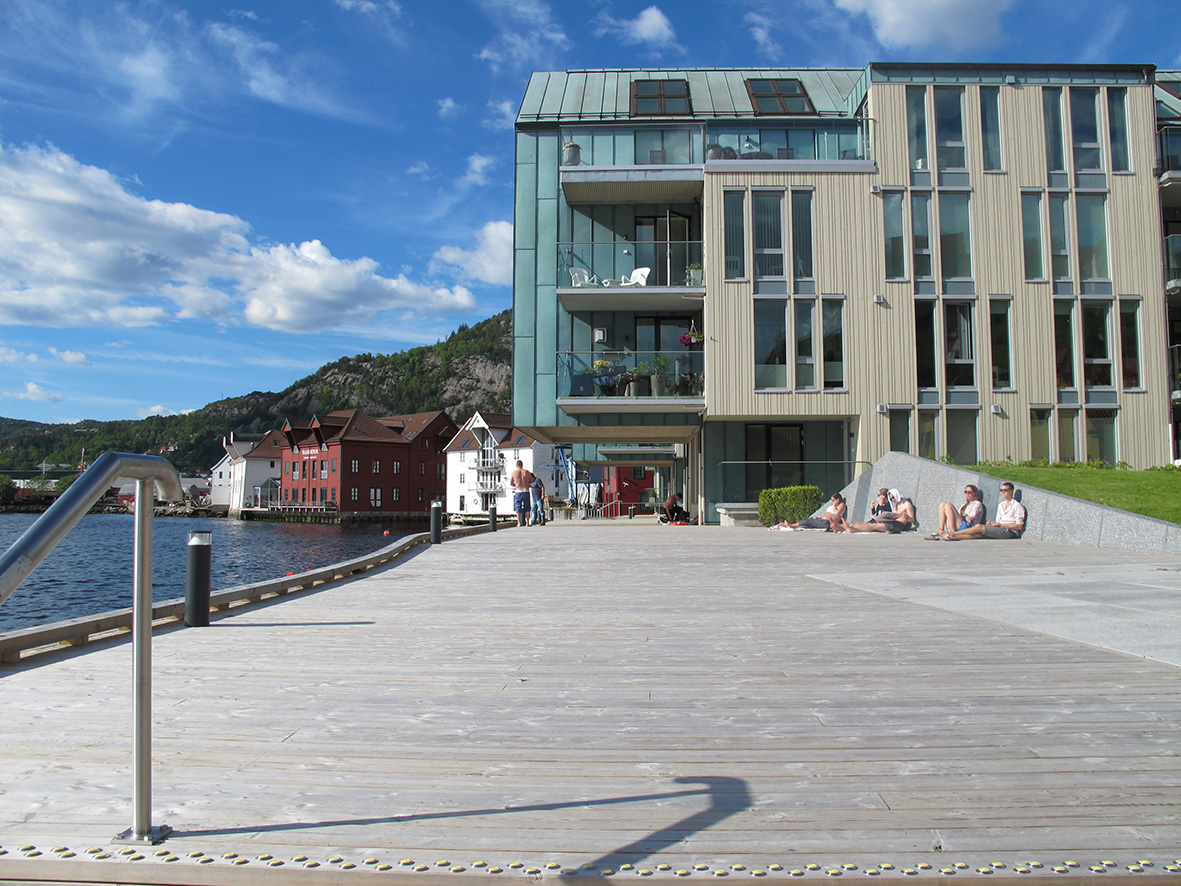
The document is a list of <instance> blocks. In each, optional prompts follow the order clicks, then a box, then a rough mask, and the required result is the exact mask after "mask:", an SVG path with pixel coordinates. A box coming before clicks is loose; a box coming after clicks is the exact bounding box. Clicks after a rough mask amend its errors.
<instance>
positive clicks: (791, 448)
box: [745, 424, 804, 501]
mask: <svg viewBox="0 0 1181 886" xmlns="http://www.w3.org/2000/svg"><path fill="white" fill-rule="evenodd" d="M746 461H747V466H746V499H745V500H746V501H758V500H759V493H760V492H762V491H763V490H764V489H778V488H780V487H783V486H799V485H801V484H802V483H803V479H804V426H803V424H773V425H771V424H766V425H764V424H750V425H747V426H746Z"/></svg>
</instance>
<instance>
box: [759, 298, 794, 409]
mask: <svg viewBox="0 0 1181 886" xmlns="http://www.w3.org/2000/svg"><path fill="white" fill-rule="evenodd" d="M787 304H788V303H787V300H786V299H779V298H756V299H755V300H754V321H755V329H754V332H755V387H756V388H786V387H787Z"/></svg>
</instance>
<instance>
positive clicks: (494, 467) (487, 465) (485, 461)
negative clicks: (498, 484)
mask: <svg viewBox="0 0 1181 886" xmlns="http://www.w3.org/2000/svg"><path fill="white" fill-rule="evenodd" d="M473 467H475V469H476V470H477V471H499V470H500V469H501V468H503V467H504V462H503V461H501V460H500V459H499V458H481V459H480V460H478V461H477V462H476V463H475V465H473Z"/></svg>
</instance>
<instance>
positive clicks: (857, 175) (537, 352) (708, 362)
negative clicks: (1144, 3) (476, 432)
mask: <svg viewBox="0 0 1181 886" xmlns="http://www.w3.org/2000/svg"><path fill="white" fill-rule="evenodd" d="M1156 80H1157V78H1156V74H1155V72H1154V70H1153V68H1152V67H1146V66H1074V65H1003V66H998V65H914V64H872V65H870V66H869V67H867V68H864V69H841V70H834V69H829V70H816V69H808V70H780V69H776V70H628V71H618V70H616V71H564V72H539V73H535V74H534V75H533V76H532V78H531V80H530V83H529V86H528V89H527V91H526V93H525V97H524V100H523V102H522V106H521V110H520V113H519V115H518V117H517V124H516V138H517V145H516V220H515V225H516V227H515V237H516V244H515V245H516V253H515V280H514V379H513V391H514V404H513V424H514V425H515V426H517V427H519V428H521V429H522V430H524V431H525V432H527V433H529V434H530V435H532V436H534V437H535V438H537V439H539V440H542V441H545V442H553V443H557V444H568V445H569V446H570V447H571V449H572V450H573V453H572V454H573V456H574V458H575V460H576V461H577V462H578V464H579V465H589V464H618V463H624V464H634V465H640V464H645V465H652V466H658V467H660V468H661V469H662V470H666V471H668V472H669V475H670V476H671V478H672V484H673V488H682V489H683V490H684V492H685V494H686V500H687V501H688V502H689V506H690V510H691V511H693V512H694V513H701V514H702V515H703V516H704V518H705V521H706V522H715V521H716V520H717V519H718V507H719V506H725V505H727V504H734V503H744V502H752V501H755V500H757V497H758V493H759V491H760V490H762V489H764V488H767V487H770V486H782V485H790V484H795V483H800V482H806V483H816V484H818V485H820V486H821V487H823V488H824V489H825V490H826V491H829V490H832V489H836V488H839V487H840V486H842V485H844V484H845V483H846V482H848V481H849V480H850V479H852V477H853V476H855V475H856V474H858V473H860V472H861V471H862V470H863V469H864V468H865V466H867V465H868V464H870V463H872V462H873V461H874V460H876V459H877V458H878V457H880V456H881V455H882V454H883V453H885V452H887V451H890V450H902V451H907V452H911V453H914V454H916V455H920V456H925V457H928V458H942V459H948V460H951V461H954V462H956V463H960V464H966V463H971V462H975V461H977V460H986V459H987V460H1004V459H1012V460H1014V461H1022V460H1027V459H1041V458H1047V459H1050V460H1063V459H1068V460H1084V459H1103V460H1107V461H1110V462H1115V461H1124V462H1127V463H1129V464H1130V465H1132V466H1133V467H1138V468H1142V467H1148V466H1151V465H1159V464H1163V463H1166V462H1167V461H1169V460H1170V459H1171V457H1172V448H1171V442H1170V440H1171V434H1170V417H1169V416H1170V405H1169V404H1170V391H1171V389H1172V387H1173V386H1171V385H1169V383H1168V380H1169V377H1170V372H1169V367H1170V364H1169V361H1168V355H1167V343H1166V318H1167V316H1168V312H1167V311H1166V308H1165V301H1164V292H1163V291H1162V279H1161V269H1162V267H1164V263H1163V253H1162V248H1161V244H1162V237H1161V221H1162V214H1161V213H1162V209H1161V181H1162V179H1161V173H1160V158H1159V157H1158V144H1161V143H1162V142H1163V138H1164V137H1163V136H1162V137H1161V138H1158V134H1157V129H1158V124H1157V104H1158V102H1157V101H1156V98H1157V96H1158V95H1160V94H1162V89H1163V90H1164V93H1165V94H1171V95H1172V97H1173V98H1174V99H1176V98H1177V93H1176V89H1175V87H1176V82H1175V81H1172V82H1173V91H1172V93H1169V91H1168V86H1167V85H1164V86H1162V85H1159V84H1158V83H1157V82H1156ZM1154 90H1155V92H1154ZM1179 122H1181V121H1179ZM1175 168H1177V169H1178V173H1177V174H1178V175H1179V176H1181V166H1178V167H1175ZM1178 188H1181V184H1178ZM1176 204H1177V205H1178V206H1181V200H1176ZM1166 213H1167V210H1166ZM1174 213H1176V210H1174ZM1169 218H1170V217H1169V216H1168V215H1167V214H1166V216H1165V219H1166V222H1165V223H1166V224H1168V221H1169ZM1172 220H1173V221H1175V222H1176V224H1178V225H1179V226H1181V216H1178V215H1174V216H1173V217H1172ZM1177 233H1178V234H1181V229H1179V230H1178V232H1177ZM1179 253H1181V250H1179ZM1178 279H1181V276H1179V278H1178ZM1177 288H1178V292H1181V284H1178V287H1177ZM1178 316H1179V319H1181V313H1179V315H1178ZM1178 340H1179V341H1181V336H1179V338H1178ZM1172 377H1173V378H1174V379H1175V378H1176V377H1177V375H1176V373H1173V374H1172ZM1174 386H1176V387H1179V388H1181V384H1177V385H1174Z"/></svg>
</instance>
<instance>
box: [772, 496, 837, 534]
mask: <svg viewBox="0 0 1181 886" xmlns="http://www.w3.org/2000/svg"><path fill="white" fill-rule="evenodd" d="M847 510H848V506H847V505H846V504H845V497H844V496H843V495H841V494H840V493H839V492H834V493H833V494H832V501H831V502H829V504H828V507H827V508H826V509H825V511H824V513H823V514H821V515H820V516H819V517H805V518H804V519H803V520H800V521H799V522H798V523H790V522H788V521H787V520H784V521H783V522H782V523H776V524H775V525H774V526H772V527H771V528H772V529H823V530H824V531H825V532H832V531H833V529H834V527H836V526H837V525H839V524H841V523H844V522H845V512H846V511H847Z"/></svg>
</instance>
